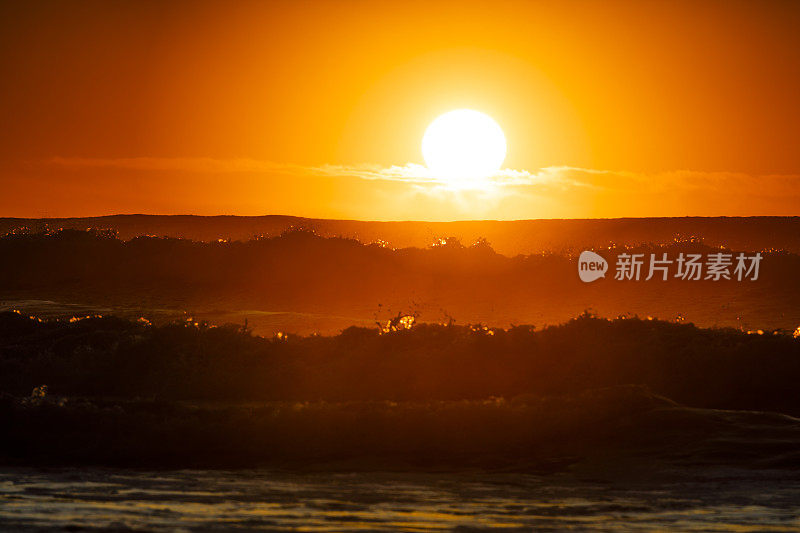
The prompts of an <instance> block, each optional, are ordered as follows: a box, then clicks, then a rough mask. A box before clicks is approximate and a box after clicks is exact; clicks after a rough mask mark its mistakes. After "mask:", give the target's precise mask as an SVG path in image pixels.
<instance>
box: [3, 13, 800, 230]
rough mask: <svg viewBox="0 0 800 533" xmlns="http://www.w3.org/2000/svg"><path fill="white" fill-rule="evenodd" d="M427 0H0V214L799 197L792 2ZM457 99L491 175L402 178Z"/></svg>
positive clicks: (372, 211) (676, 210)
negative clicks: (482, 145) (478, 120)
mask: <svg viewBox="0 0 800 533" xmlns="http://www.w3.org/2000/svg"><path fill="white" fill-rule="evenodd" d="M431 4H432V3H431V2H416V3H415V2H408V1H404V2H287V3H278V2H274V3H267V2H255V3H247V2H197V1H192V2H177V1H176V2H138V1H137V2H97V3H90V2H70V3H60V2H19V3H18V5H12V4H11V3H10V2H5V3H3V4H2V5H0V113H1V114H0V117H2V120H1V121H0V216H81V215H99V214H110V213H195V214H248V215H253V214H293V215H301V216H315V217H333V218H359V219H395V220H396V219H429V220H448V219H475V218H495V219H508V218H548V217H611V216H651V215H652V216H682V215H769V214H776V215H800V201H799V200H800V192H797V191H798V189H800V187H798V185H800V177H798V176H799V175H800V150H798V139H800V99H798V95H799V94H800V32H798V31H797V28H798V27H800V4H796V3H791V2H773V3H768V2H748V3H744V2H742V3H738V2H705V3H703V2H685V3H680V2H540V3H529V2H525V3H516V2H501V1H496V0H495V1H491V2H480V3H466V2H449V3H448V2H437V3H435V4H433V5H431ZM462 107H467V108H472V109H477V110H480V111H483V112H485V113H487V114H489V115H491V116H492V117H494V118H495V120H497V122H498V123H499V124H500V125H501V126H502V128H503V130H504V131H505V134H506V137H507V140H508V157H507V159H506V161H505V165H504V166H506V167H508V168H510V169H515V170H516V171H518V173H516V174H514V176H515V177H514V178H513V179H498V180H497V183H496V186H494V187H493V188H492V189H491V190H489V191H485V190H483V191H452V190H445V189H442V188H441V187H435V186H431V185H430V184H426V183H424V182H420V181H419V180H416V179H414V176H413V171H410V170H409V168H411V169H413V168H414V167H406V165H407V164H409V163H411V164H422V163H423V161H422V157H421V153H420V140H421V138H422V135H423V133H424V131H425V128H426V126H427V125H428V124H429V123H430V122H431V121H432V120H433V119H434V118H435V117H436V116H438V115H439V114H441V113H444V112H446V111H448V110H451V109H454V108H462ZM393 166H395V167H400V170H397V169H395V170H392V169H391V167H393Z"/></svg>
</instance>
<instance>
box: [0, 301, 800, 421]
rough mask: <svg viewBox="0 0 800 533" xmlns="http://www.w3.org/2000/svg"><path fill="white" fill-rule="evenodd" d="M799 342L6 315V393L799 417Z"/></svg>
mask: <svg viewBox="0 0 800 533" xmlns="http://www.w3.org/2000/svg"><path fill="white" fill-rule="evenodd" d="M798 379H800V341H798V340H796V339H794V338H792V336H791V335H787V334H782V335H771V334H764V335H748V334H745V333H742V332H739V331H736V330H732V329H719V330H718V329H700V328H696V327H695V326H693V325H691V324H675V323H668V322H662V321H657V320H639V319H619V320H613V321H608V320H603V319H598V318H594V317H592V316H591V315H586V314H585V315H582V316H581V317H579V318H577V319H574V320H572V321H570V322H568V323H566V324H564V325H561V326H554V327H548V328H545V329H542V330H535V329H534V328H532V327H529V326H517V327H512V328H510V329H507V330H503V329H491V328H486V327H478V326H441V325H431V324H419V325H416V326H414V327H413V328H411V329H400V330H398V331H392V332H390V333H386V334H381V333H380V332H379V331H378V330H377V328H375V329H365V328H355V327H352V328H349V329H347V330H345V331H343V332H342V333H341V334H340V335H337V336H334V337H321V336H311V337H297V336H291V335H289V336H284V335H281V336H276V337H274V338H271V339H267V338H261V337H257V336H253V335H251V334H250V333H249V332H248V331H246V330H244V329H243V328H241V327H240V326H224V327H210V326H207V325H205V324H196V323H194V322H181V323H173V324H168V325H164V326H151V325H147V324H146V323H142V322H131V321H126V320H121V319H117V318H114V317H106V318H87V319H84V320H79V321H75V322H72V323H70V322H64V321H44V322H40V321H39V320H36V319H31V318H29V317H26V316H22V315H20V314H17V313H3V314H0V390H2V391H4V392H7V393H11V394H13V395H17V396H19V395H28V394H29V393H30V391H31V390H32V389H33V388H34V387H37V386H39V385H47V386H48V387H49V391H50V394H55V395H62V396H85V397H149V398H157V399H164V400H167V399H169V400H236V401H245V400H247V401H249V400H258V401H266V400H282V401H284V400H285V401H321V400H324V401H353V400H359V401H366V400H394V401H401V400H414V401H430V400H467V399H468V400H475V399H485V398H490V397H504V398H507V399H512V398H515V397H519V396H520V395H529V394H533V395H554V394H556V395H557V394H574V393H578V392H581V391H584V390H587V389H592V388H600V387H611V386H619V385H628V384H635V385H644V386H647V387H649V388H650V389H651V390H652V391H653V392H654V393H656V394H660V395H663V396H666V397H668V398H670V399H673V400H675V401H678V402H680V403H682V404H686V405H689V406H695V407H709V408H723V409H755V410H775V411H782V412H785V413H794V414H798V413H800V399H799V398H798V396H797V394H796V384H797V382H798Z"/></svg>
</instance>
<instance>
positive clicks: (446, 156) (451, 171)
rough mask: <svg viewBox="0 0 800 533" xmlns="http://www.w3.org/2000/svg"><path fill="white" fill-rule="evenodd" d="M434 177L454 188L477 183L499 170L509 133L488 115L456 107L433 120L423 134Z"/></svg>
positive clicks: (423, 153)
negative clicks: (504, 132)
mask: <svg viewBox="0 0 800 533" xmlns="http://www.w3.org/2000/svg"><path fill="white" fill-rule="evenodd" d="M422 156H423V157H424V158H425V163H426V164H427V165H428V169H429V170H430V173H431V177H433V178H436V179H441V180H443V181H445V182H446V183H447V184H449V185H451V186H455V187H465V186H470V185H478V184H481V183H482V182H485V181H486V178H488V177H490V176H492V175H493V174H495V173H496V172H497V171H498V170H500V166H501V165H502V164H503V160H504V159H505V158H506V136H505V135H504V134H503V130H502V129H501V128H500V126H499V125H498V124H497V122H495V121H494V119H492V117H490V116H489V115H487V114H485V113H481V112H480V111H473V110H472V109H456V110H453V111H449V112H447V113H445V114H443V115H440V116H439V117H437V118H436V120H434V121H433V122H431V124H430V126H428V129H427V130H425V135H424V136H423V137H422Z"/></svg>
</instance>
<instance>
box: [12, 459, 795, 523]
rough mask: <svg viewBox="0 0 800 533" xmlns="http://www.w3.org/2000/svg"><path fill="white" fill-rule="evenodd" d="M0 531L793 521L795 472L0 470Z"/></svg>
mask: <svg viewBox="0 0 800 533" xmlns="http://www.w3.org/2000/svg"><path fill="white" fill-rule="evenodd" d="M0 529H2V530H34V531H35V530H51V529H59V530H65V531H85V530H92V529H104V530H108V529H112V530H120V531H125V530H148V531H214V530H270V531H284V530H286V531H288V530H293V531H391V530H402V531H437V530H443V531H483V530H491V531H528V530H531V529H536V530H539V531H548V530H565V529H574V530H580V531H610V530H614V531H619V530H628V531H652V530H666V529H668V530H681V531H798V530H800V478H798V477H796V476H795V477H786V476H785V474H779V473H777V472H764V471H760V472H756V471H739V472H735V471H719V470H717V471H707V472H704V473H703V474H702V475H699V474H698V472H697V471H695V472H694V474H693V475H692V476H689V477H686V476H674V477H672V479H669V477H668V478H667V479H661V480H660V481H656V480H654V479H648V478H647V476H643V477H641V476H640V477H639V478H636V479H627V480H624V481H601V480H592V479H580V478H579V476H576V475H575V474H574V473H569V474H551V475H535V474H520V473H508V472H505V473H503V472H500V473H498V472H485V471H483V472H481V471H471V472H446V471H442V472H426V473H415V472H369V473H365V472H358V473H337V472H323V471H309V472H303V473H298V472H286V471H266V470H237V471H217V470H180V471H140V470H123V469H64V468H59V469H30V468H4V469H2V470H0Z"/></svg>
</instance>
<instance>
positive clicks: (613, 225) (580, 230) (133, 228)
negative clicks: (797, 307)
mask: <svg viewBox="0 0 800 533" xmlns="http://www.w3.org/2000/svg"><path fill="white" fill-rule="evenodd" d="M291 227H305V228H313V229H314V230H315V231H316V232H317V233H318V234H320V235H322V236H325V237H333V236H346V237H350V238H354V239H358V240H359V241H361V242H363V243H369V242H374V241H377V240H379V239H381V240H384V241H387V242H388V243H390V244H391V246H393V247H395V248H403V247H418V248H425V247H427V246H429V245H430V244H431V243H432V242H434V240H436V239H438V238H441V237H447V236H455V237H457V238H458V239H459V240H461V241H462V242H464V243H472V242H475V241H477V240H478V239H479V238H481V237H484V238H486V239H488V240H489V241H490V242H491V243H492V244H493V246H494V248H495V249H496V250H497V251H498V252H499V253H502V254H504V255H507V256H514V255H518V254H531V253H539V252H543V251H550V252H562V251H564V250H569V249H584V248H601V247H607V246H608V245H609V244H611V243H628V244H641V243H650V242H652V243H669V242H672V241H673V240H674V239H675V238H676V237H683V238H687V237H691V236H702V237H704V238H705V240H706V244H708V245H709V246H721V245H724V246H726V247H728V248H735V249H742V250H747V251H753V250H761V249H767V248H773V249H783V250H787V251H790V252H793V253H800V217H680V218H656V217H651V218H617V219H594V220H592V219H571V220H570V219H564V220H557V219H554V220H514V221H493V220H473V221H463V222H413V221H408V222H365V221H355V220H325V219H310V218H301V217H291V216H279V215H268V216H258V217H245V216H192V215H169V216H167V215H110V216H103V217H85V218H52V219H22V218H0V233H7V232H9V231H15V230H19V229H21V228H27V229H29V230H32V231H41V230H44V229H55V228H68V229H77V230H86V229H89V228H111V229H113V230H114V231H116V232H118V234H119V235H120V237H121V238H122V239H123V240H129V239H132V238H135V237H139V236H142V235H163V236H167V237H173V238H184V239H191V240H197V241H207V242H213V241H216V240H217V239H231V240H240V241H247V240H250V239H252V238H254V237H256V236H260V235H267V236H270V235H271V236H275V235H280V234H281V233H282V232H284V231H286V230H287V229H289V228H291Z"/></svg>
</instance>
